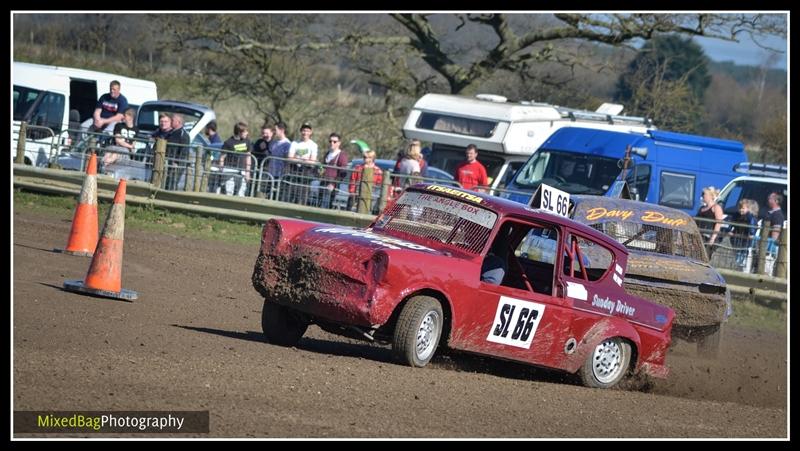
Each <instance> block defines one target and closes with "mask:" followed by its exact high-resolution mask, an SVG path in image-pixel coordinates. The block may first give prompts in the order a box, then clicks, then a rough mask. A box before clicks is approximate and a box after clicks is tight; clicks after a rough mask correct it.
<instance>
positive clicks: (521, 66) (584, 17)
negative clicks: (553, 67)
mask: <svg viewBox="0 0 800 451" xmlns="http://www.w3.org/2000/svg"><path fill="white" fill-rule="evenodd" d="M429 16H430V15H429V14H392V15H391V17H392V18H393V19H394V20H396V21H397V22H398V23H400V24H401V25H402V26H403V27H404V28H405V29H406V30H407V32H408V33H409V34H410V36H409V41H408V42H407V44H406V45H407V46H408V47H409V48H411V49H413V50H414V51H416V52H417V53H418V55H419V57H420V58H421V59H422V60H423V61H424V62H425V63H426V64H427V65H428V66H429V67H430V68H431V69H432V70H433V71H435V72H436V73H437V74H439V75H440V76H441V77H443V78H444V79H445V81H446V82H447V84H448V86H449V91H450V92H451V93H461V92H464V91H468V90H471V89H474V87H475V86H476V85H477V84H479V83H480V82H481V81H483V80H484V79H486V78H487V77H488V76H490V75H491V74H492V73H494V72H495V71H498V70H505V71H512V72H520V71H521V72H524V73H525V72H527V71H528V69H529V68H530V67H531V66H532V65H535V64H537V63H541V62H545V61H556V62H559V63H562V64H564V65H572V64H580V63H581V61H580V60H579V59H576V58H575V57H574V56H571V55H567V54H565V53H564V52H562V51H560V50H558V49H557V47H556V46H555V45H554V43H563V42H570V41H583V42H591V43H596V44H605V45H611V46H626V45H630V44H632V43H633V42H634V40H637V39H638V40H648V39H651V38H652V37H654V36H656V35H657V34H660V33H680V34H684V35H690V36H707V37H713V38H717V39H724V40H729V41H738V40H739V39H740V37H741V36H742V35H745V34H747V35H763V34H777V35H782V36H785V35H786V21H785V19H784V16H783V15H764V14H749V15H746V14H556V15H555V16H554V17H555V19H557V21H558V23H555V24H553V25H551V26H547V25H545V26H540V27H534V28H532V29H529V30H527V31H526V32H524V33H519V32H517V31H516V30H514V28H513V27H512V26H511V25H510V23H509V20H508V16H506V15H505V14H466V15H460V16H459V18H460V20H461V25H459V26H457V27H456V31H457V30H458V29H459V28H461V27H463V24H465V23H467V22H471V23H474V24H480V25H482V26H484V27H488V29H489V30H491V32H492V36H491V38H490V39H491V41H492V42H493V43H494V46H493V47H492V48H491V49H490V50H488V51H487V52H485V53H484V54H482V55H480V56H479V57H477V58H476V59H474V60H473V61H469V62H461V63H459V62H457V61H456V60H455V59H454V58H453V57H452V56H451V55H450V54H448V53H447V52H445V51H444V50H443V48H442V40H441V38H440V34H439V33H437V31H436V30H435V29H434V27H433V26H432V25H431V23H430V21H429ZM387 39H388V37H387ZM348 42H357V43H359V44H360V45H364V44H365V42H363V41H361V40H359V37H358V36H354V37H351V38H350V39H349V40H348ZM376 42H379V40H378V39H377V38H375V37H373V38H371V41H370V43H376ZM388 42H390V43H392V44H395V45H396V44H397V43H398V42H400V41H399V38H397V37H393V38H392V40H391V41H388Z"/></svg>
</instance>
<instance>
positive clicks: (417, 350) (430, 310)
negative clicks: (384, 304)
mask: <svg viewBox="0 0 800 451" xmlns="http://www.w3.org/2000/svg"><path fill="white" fill-rule="evenodd" d="M443 326H444V315H443V314H442V306H441V305H440V304H439V301H437V300H436V299H434V298H432V297H429V296H415V297H413V298H411V299H409V301H408V302H407V303H406V305H405V306H403V310H402V311H401V312H400V316H399V317H398V318H397V325H396V326H395V329H394V339H393V341H392V350H393V351H394V354H395V355H396V356H397V358H398V359H399V360H400V361H401V362H402V363H404V364H406V365H410V366H415V367H423V366H425V365H427V364H428V362H430V360H431V358H432V357H433V354H434V353H435V352H436V347H437V346H438V345H439V339H440V338H441V336H442V328H443Z"/></svg>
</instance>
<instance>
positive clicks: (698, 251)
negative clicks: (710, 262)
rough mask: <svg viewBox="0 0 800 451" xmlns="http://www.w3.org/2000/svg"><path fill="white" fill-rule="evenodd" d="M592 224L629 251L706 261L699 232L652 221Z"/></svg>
mask: <svg viewBox="0 0 800 451" xmlns="http://www.w3.org/2000/svg"><path fill="white" fill-rule="evenodd" d="M591 227H593V228H595V229H597V230H599V231H601V232H603V233H605V234H606V235H608V236H610V237H612V238H614V239H615V240H617V241H618V242H619V243H621V244H622V245H624V246H625V247H627V248H628V249H631V250H637V251H645V252H653V253H655V254H663V255H678V256H683V257H688V258H692V259H694V260H698V261H703V262H704V261H707V257H706V254H705V252H704V251H703V242H702V240H700V237H699V235H696V234H691V233H686V232H684V231H681V230H675V229H670V228H667V227H661V226H657V225H651V224H639V223H635V222H621V221H608V222H601V223H596V224H592V225H591Z"/></svg>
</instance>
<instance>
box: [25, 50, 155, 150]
mask: <svg viewBox="0 0 800 451" xmlns="http://www.w3.org/2000/svg"><path fill="white" fill-rule="evenodd" d="M112 80H117V81H119V82H120V85H121V86H120V88H121V92H122V95H124V96H125V98H126V99H128V104H129V106H131V107H133V108H137V109H138V107H139V106H140V105H141V104H142V103H144V102H146V101H148V100H157V99H158V94H157V92H156V84H155V83H154V82H152V81H148V80H141V79H137V78H130V77H123V76H121V75H115V74H109V73H105V72H96V71H91V70H83V69H73V68H70V67H59V66H46V65H41V64H30V63H20V62H16V61H15V62H14V67H13V72H12V84H13V89H14V93H13V94H14V97H13V100H12V102H13V114H14V116H13V123H12V124H13V126H12V137H13V139H12V144H11V158H12V159H14V158H15V157H16V154H17V136H18V133H19V126H20V122H21V121H25V122H27V123H28V124H29V125H31V126H32V127H31V128H29V129H28V132H27V133H26V141H25V142H26V145H25V163H26V164H33V165H36V166H46V165H47V163H48V162H49V161H50V159H51V158H52V157H53V156H54V155H55V153H56V151H57V149H58V147H59V146H60V145H68V144H69V140H70V135H69V134H68V133H67V132H66V130H67V129H71V130H77V129H79V128H80V124H81V122H84V121H86V120H88V119H91V117H92V114H93V113H94V109H95V105H96V103H97V99H98V98H99V97H100V96H101V95H103V94H104V93H107V92H108V91H109V85H110V84H111V81H112Z"/></svg>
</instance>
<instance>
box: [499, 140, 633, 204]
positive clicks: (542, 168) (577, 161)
mask: <svg viewBox="0 0 800 451" xmlns="http://www.w3.org/2000/svg"><path fill="white" fill-rule="evenodd" d="M617 162H618V160H617V159H615V158H609V157H600V156H597V155H586V154H577V153H572V152H559V151H554V150H539V151H537V152H536V153H535V154H533V156H532V157H531V158H530V159H529V160H528V162H527V163H525V166H523V167H522V169H520V170H519V171H517V175H516V177H515V178H514V183H515V184H516V185H518V186H519V187H521V188H526V189H527V188H529V189H536V188H537V187H538V186H539V185H540V184H542V183H545V184H547V185H550V186H553V187H555V188H558V189H560V190H563V191H566V192H568V193H570V194H595V195H603V194H605V193H606V192H607V191H608V189H609V188H610V187H611V184H612V183H614V180H615V179H616V178H617V176H618V175H619V173H620V168H619V166H618V165H617Z"/></svg>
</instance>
